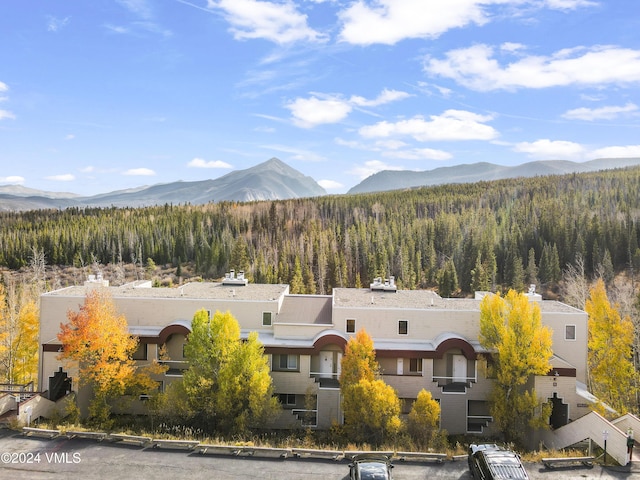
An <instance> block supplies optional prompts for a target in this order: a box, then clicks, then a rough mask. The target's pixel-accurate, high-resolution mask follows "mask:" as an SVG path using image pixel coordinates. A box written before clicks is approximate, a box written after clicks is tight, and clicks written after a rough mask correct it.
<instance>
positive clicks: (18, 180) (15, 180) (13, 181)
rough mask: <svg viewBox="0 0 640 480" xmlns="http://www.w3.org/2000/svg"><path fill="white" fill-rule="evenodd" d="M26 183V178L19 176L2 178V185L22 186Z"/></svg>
mask: <svg viewBox="0 0 640 480" xmlns="http://www.w3.org/2000/svg"><path fill="white" fill-rule="evenodd" d="M24 182H25V178H24V177H20V176H19V175H9V176H8V177H0V183H6V184H10V185H22V184H24Z"/></svg>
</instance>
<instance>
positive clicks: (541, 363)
mask: <svg viewBox="0 0 640 480" xmlns="http://www.w3.org/2000/svg"><path fill="white" fill-rule="evenodd" d="M551 335H552V332H551V329H550V328H548V327H546V326H543V325H542V315H541V313H540V307H539V306H538V305H537V304H536V303H535V302H529V299H528V297H527V296H526V295H524V294H519V293H517V292H516V291H514V290H509V292H507V294H506V295H505V296H504V297H502V296H500V295H486V296H485V297H484V298H483V299H482V302H481V303H480V343H481V345H482V346H483V347H484V348H485V349H487V350H488V351H490V352H491V357H492V362H490V367H489V368H490V370H491V373H493V376H494V377H495V380H494V385H493V390H492V393H491V397H490V409H491V415H492V416H493V419H494V422H495V425H496V426H497V428H498V429H499V430H500V431H501V432H502V433H503V435H504V436H505V439H506V440H507V441H516V442H520V441H523V440H524V435H526V429H527V427H538V428H541V427H545V426H546V425H547V424H548V417H549V415H550V413H551V412H550V406H549V404H548V403H547V402H542V401H541V400H539V399H538V398H537V396H536V393H535V390H533V389H527V388H526V385H527V382H528V381H529V379H530V378H531V377H532V376H535V375H546V374H547V373H548V372H549V370H550V368H551V364H550V360H551V356H552V355H553V352H552V349H551V347H552V337H551Z"/></svg>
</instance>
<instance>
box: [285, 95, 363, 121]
mask: <svg viewBox="0 0 640 480" xmlns="http://www.w3.org/2000/svg"><path fill="white" fill-rule="evenodd" d="M285 108H287V109H289V110H290V111H291V115H293V123H294V124H295V125H297V126H298V127H302V128H312V127H315V126H317V125H322V124H324V123H336V122H339V121H341V120H343V119H344V118H346V117H347V115H349V112H351V109H352V107H351V105H349V102H347V101H345V100H343V99H340V98H338V97H334V98H328V99H326V100H322V99H319V98H317V97H315V96H313V97H311V98H296V99H295V100H294V101H292V102H289V103H288V104H286V105H285Z"/></svg>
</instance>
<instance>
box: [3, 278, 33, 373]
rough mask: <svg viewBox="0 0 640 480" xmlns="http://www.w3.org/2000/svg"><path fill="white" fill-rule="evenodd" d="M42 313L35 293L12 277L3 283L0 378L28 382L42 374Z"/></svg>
mask: <svg viewBox="0 0 640 480" xmlns="http://www.w3.org/2000/svg"><path fill="white" fill-rule="evenodd" d="M38 317H39V312H38V306H37V302H36V294H35V292H33V291H31V289H28V288H27V287H26V285H18V284H17V283H16V282H15V281H14V280H12V279H11V278H10V277H7V278H6V287H5V286H4V285H3V284H0V370H1V372H2V373H0V378H2V381H5V382H9V383H13V384H21V385H22V384H27V383H29V382H31V381H35V380H36V379H37V376H38V341H39V339H38V333H39V331H38V328H39V323H38V322H39V318H38Z"/></svg>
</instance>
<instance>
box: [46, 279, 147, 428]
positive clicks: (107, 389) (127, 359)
mask: <svg viewBox="0 0 640 480" xmlns="http://www.w3.org/2000/svg"><path fill="white" fill-rule="evenodd" d="M67 317H68V319H69V323H66V324H60V333H59V334H58V340H60V342H61V343H62V353H61V354H60V355H59V358H60V359H61V360H65V361H66V362H68V363H72V364H73V365H75V366H77V368H78V377H79V378H78V380H79V383H80V385H88V386H90V387H91V388H92V389H93V398H92V400H91V402H90V404H89V418H90V420H91V421H93V422H95V423H96V424H99V425H102V426H107V425H109V415H110V412H111V408H110V406H109V403H108V402H109V400H111V399H113V398H115V397H118V396H120V395H123V394H124V393H125V390H126V388H127V385H129V384H130V382H131V379H132V378H133V374H134V371H135V365H134V364H135V362H134V361H133V359H132V355H133V353H134V352H135V350H136V348H137V343H138V342H137V339H136V338H135V337H133V336H132V335H130V334H129V332H128V329H127V320H126V318H125V317H124V315H122V314H119V313H118V312H117V311H116V306H115V304H114V302H113V300H112V299H111V297H110V295H109V293H108V292H107V291H106V290H99V289H96V290H93V291H91V292H89V293H88V294H87V296H86V298H85V301H84V304H83V305H81V306H80V310H79V311H77V312H75V311H69V312H68V313H67Z"/></svg>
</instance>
